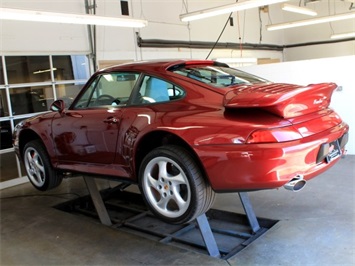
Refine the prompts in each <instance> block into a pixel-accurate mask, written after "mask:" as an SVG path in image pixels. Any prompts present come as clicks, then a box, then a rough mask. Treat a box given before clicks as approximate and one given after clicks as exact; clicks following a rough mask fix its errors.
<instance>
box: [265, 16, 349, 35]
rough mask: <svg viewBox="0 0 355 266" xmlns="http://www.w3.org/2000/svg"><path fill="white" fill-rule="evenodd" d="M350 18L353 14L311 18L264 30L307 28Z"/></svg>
mask: <svg viewBox="0 0 355 266" xmlns="http://www.w3.org/2000/svg"><path fill="white" fill-rule="evenodd" d="M352 18H355V12H349V13H343V14H337V15H332V16H326V17H318V18H311V19H305V20H298V21H291V22H285V23H279V24H273V25H267V26H266V29H267V30H269V31H272V30H282V29H288V28H295V27H301V26H308V25H314V24H320V23H326V22H333V21H338V20H345V19H352Z"/></svg>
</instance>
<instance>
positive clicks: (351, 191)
mask: <svg viewBox="0 0 355 266" xmlns="http://www.w3.org/2000/svg"><path fill="white" fill-rule="evenodd" d="M108 185H112V184H111V183H110V182H109V181H100V186H101V187H106V186H108ZM85 194H87V190H86V187H85V184H84V181H83V179H82V178H74V179H67V180H64V181H63V183H62V185H61V186H60V187H59V188H57V189H54V190H52V191H50V192H38V191H36V190H35V189H34V188H32V186H31V185H30V184H24V185H19V186H17V187H13V188H9V189H4V190H1V191H0V196H1V201H0V204H1V242H0V244H1V245H0V249H1V254H0V255H1V257H0V265H172V264H177V265H355V156H347V157H346V158H345V159H342V160H340V162H339V163H338V164H337V165H336V166H334V167H333V168H332V169H330V170H329V171H328V172H326V173H324V174H322V175H321V176H319V177H317V178H315V179H313V180H312V181H310V182H308V183H307V186H306V187H305V189H304V190H302V191H301V192H298V193H292V192H289V191H286V190H284V189H279V190H270V191H259V192H252V193H250V194H249V195H250V199H251V201H252V203H253V206H254V210H255V213H256V215H257V216H258V217H264V218H270V219H277V220H280V222H278V223H277V224H276V225H275V226H274V227H273V228H272V229H271V230H269V231H268V232H267V233H266V234H265V235H263V236H262V237H261V238H259V239H257V240H256V241H255V242H253V243H252V244H251V245H249V246H248V247H247V248H246V249H244V250H243V251H241V252H240V253H238V254H237V255H235V256H234V257H232V258H230V259H229V260H227V261H225V260H220V259H216V258H211V257H209V256H207V255H203V254H200V253H195V252H192V251H186V250H184V249H180V248H177V247H172V246H168V245H164V244H160V243H156V242H154V241H152V240H148V239H146V238H143V237H139V236H136V235H132V234H129V233H125V232H122V231H117V230H114V229H112V228H109V227H106V226H103V225H101V224H99V223H95V222H93V221H92V220H89V219H83V217H79V216H75V215H71V214H69V213H65V212H62V211H59V210H57V209H54V208H52V206H54V205H56V204H58V203H61V202H64V201H67V200H68V199H73V198H76V197H77V195H85ZM214 208H216V209H223V210H228V211H233V212H238V213H243V211H242V206H241V205H240V202H239V198H238V196H237V194H219V195H218V197H217V201H216V203H215V205H214Z"/></svg>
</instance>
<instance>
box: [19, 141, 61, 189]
mask: <svg viewBox="0 0 355 266" xmlns="http://www.w3.org/2000/svg"><path fill="white" fill-rule="evenodd" d="M23 150H24V152H23V160H24V164H25V169H26V172H27V176H28V178H29V180H30V182H31V183H32V185H33V186H34V187H35V188H36V189H38V190H41V191H46V190H49V189H52V188H55V187H57V186H59V185H60V183H61V182H62V179H63V178H62V176H61V175H59V174H58V173H56V171H55V170H54V169H53V167H52V165H51V163H50V161H49V156H48V153H47V152H46V150H45V148H44V146H43V144H42V142H41V141H39V140H33V141H30V142H28V143H27V144H26V145H25V148H24V149H23Z"/></svg>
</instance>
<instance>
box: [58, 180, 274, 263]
mask: <svg viewBox="0 0 355 266" xmlns="http://www.w3.org/2000/svg"><path fill="white" fill-rule="evenodd" d="M84 181H85V183H86V186H87V188H88V191H89V195H87V196H84V197H80V198H78V199H74V200H71V201H68V202H64V203H61V204H59V205H57V206H55V208H57V209H60V210H62V211H66V212H70V213H73V214H78V215H84V216H88V217H91V218H94V219H96V220H98V219H99V220H100V222H101V223H102V224H104V225H106V226H110V227H112V228H114V229H117V230H121V231H126V232H130V233H134V234H138V235H140V236H142V237H145V238H148V239H152V240H155V241H159V242H161V243H165V244H169V245H173V246H177V247H180V248H184V249H188V250H193V251H195V252H199V253H204V254H208V255H210V256H212V257H216V258H220V259H224V260H227V259H229V258H231V257H232V256H234V255H235V254H237V253H238V252H239V251H241V250H242V249H244V248H245V247H246V246H248V245H249V244H250V243H251V242H253V241H254V240H256V239H257V238H258V237H260V236H261V235H263V234H264V233H265V232H267V230H268V229H270V228H271V227H272V226H274V225H275V224H276V223H277V222H278V221H277V220H271V219H265V218H257V217H256V216H255V213H254V210H253V208H252V205H251V202H250V200H249V196H248V194H247V192H239V193H238V194H239V198H240V201H241V203H242V205H243V208H244V211H245V215H243V214H238V213H232V212H227V211H221V210H215V209H210V210H209V211H208V212H207V213H205V214H202V215H200V216H199V217H197V218H196V220H195V221H192V222H190V223H188V224H183V225H174V224H168V223H165V222H163V221H161V220H160V219H158V218H157V217H155V216H154V215H153V214H152V213H151V212H150V211H149V210H148V209H147V208H146V206H145V204H144V201H143V198H142V196H141V195H140V194H137V193H133V192H127V191H124V190H125V188H127V187H128V186H129V185H130V184H126V183H121V184H119V185H118V186H116V187H114V188H108V189H104V190H102V191H99V190H98V187H97V185H96V181H95V178H93V177H87V176H84Z"/></svg>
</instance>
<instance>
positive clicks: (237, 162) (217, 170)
mask: <svg viewBox="0 0 355 266" xmlns="http://www.w3.org/2000/svg"><path fill="white" fill-rule="evenodd" d="M348 130H349V128H348V126H347V125H346V124H345V123H342V124H340V125H338V126H336V127H334V128H332V129H329V130H326V131H323V132H321V133H318V134H314V135H312V136H309V137H306V138H303V139H301V140H297V141H291V142H285V143H267V144H242V145H240V144H238V145H205V146H195V147H194V148H195V151H196V153H197V154H198V156H199V158H200V159H201V162H202V164H203V166H204V169H205V171H206V174H207V176H208V179H209V181H210V184H211V186H212V188H213V189H214V190H215V191H217V192H237V191H253V190H261V189H274V188H279V187H281V186H283V185H285V184H286V183H287V182H288V181H290V180H291V179H292V178H294V177H295V176H296V175H302V176H303V177H304V179H305V180H309V179H311V178H313V177H315V176H317V175H319V174H321V173H322V172H324V171H326V170H327V169H329V168H330V167H331V166H333V165H334V164H335V163H336V162H337V161H338V160H339V159H340V157H341V156H338V157H336V158H334V159H332V160H331V161H329V160H327V159H326V158H325V159H324V160H322V161H320V162H319V153H320V152H321V147H322V145H323V146H324V144H325V143H332V142H334V141H336V140H339V141H338V142H339V144H340V143H341V147H340V150H341V155H342V154H344V153H345V144H346V141H347V134H348ZM317 157H318V162H317Z"/></svg>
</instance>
